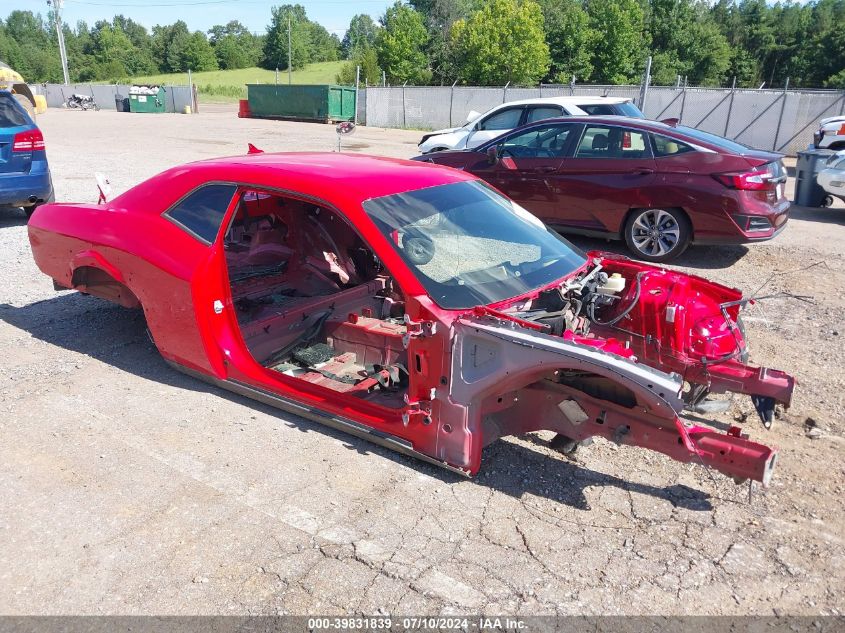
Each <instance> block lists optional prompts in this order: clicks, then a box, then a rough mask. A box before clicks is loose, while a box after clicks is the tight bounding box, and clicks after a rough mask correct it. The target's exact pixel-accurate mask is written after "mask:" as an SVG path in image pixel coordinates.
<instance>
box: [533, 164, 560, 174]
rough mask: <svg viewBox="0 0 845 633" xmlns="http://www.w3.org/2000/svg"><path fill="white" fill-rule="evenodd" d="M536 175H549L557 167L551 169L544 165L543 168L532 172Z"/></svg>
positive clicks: (549, 166)
mask: <svg viewBox="0 0 845 633" xmlns="http://www.w3.org/2000/svg"><path fill="white" fill-rule="evenodd" d="M534 171H535V172H537V173H538V174H551V173H554V172H556V171H557V167H552V166H551V165H546V166H545V167H538V168H537V169H535V170H534Z"/></svg>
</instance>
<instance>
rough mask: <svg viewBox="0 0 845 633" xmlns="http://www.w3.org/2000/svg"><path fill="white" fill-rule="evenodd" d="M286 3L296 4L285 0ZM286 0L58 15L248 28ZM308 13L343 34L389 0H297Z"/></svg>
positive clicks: (172, 3)
mask: <svg viewBox="0 0 845 633" xmlns="http://www.w3.org/2000/svg"><path fill="white" fill-rule="evenodd" d="M287 3H289V4H296V3H297V2H296V0H290V2H287ZM280 4H286V2H285V1H280V2H272V1H270V2H268V1H267V0H147V1H144V0H64V9H63V10H62V20H63V21H64V22H67V23H68V24H71V25H75V24H76V22H77V21H78V20H85V21H86V22H88V25H89V26H91V25H92V24H93V23H94V22H96V21H97V20H101V19H106V18H111V17H112V16H114V15H117V14H120V13H122V14H123V15H125V16H126V17H129V18H132V19H133V20H135V21H136V22H139V23H140V24H143V25H144V26H146V27H147V28H150V27H152V26H153V25H155V24H172V23H173V22H175V21H176V20H184V21H185V22H187V24H188V28H189V29H191V30H192V31H195V30H201V31H207V30H208V29H209V28H210V27H212V26H213V25H215V24H225V23H226V22H228V21H229V20H240V21H241V22H242V23H243V24H245V25H246V26H247V28H249V29H250V30H251V31H255V32H259V33H264V31H265V28H266V27H267V24H268V23H269V22H270V7H271V6H273V5H280ZM299 4H301V5H303V6H304V7H305V10H306V11H307V13H308V17H309V18H310V19H311V20H314V21H316V22H319V23H320V24H322V25H323V26H324V27H326V29H328V30H329V31H330V32H332V33H337V34H338V36H339V37H343V34H344V33H345V32H346V27H347V26H349V20H350V19H351V18H352V16H353V15H355V14H356V13H369V14H370V15H371V16H373V19H374V20H378V18H379V17H380V16H381V15H382V14H383V13H384V10H385V9H386V8H387V7H388V6H389V5H391V4H393V2H392V1H388V0H299ZM0 7H2V8H0V19H5V17H6V16H7V15H9V13H10V12H11V11H13V10H14V9H24V10H30V11H33V12H35V13H39V12H40V13H41V14H42V15H46V14H47V10H48V7H47V0H11V2H9V1H8V0H4V1H3V2H0Z"/></svg>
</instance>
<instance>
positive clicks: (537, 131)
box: [415, 116, 789, 262]
mask: <svg viewBox="0 0 845 633" xmlns="http://www.w3.org/2000/svg"><path fill="white" fill-rule="evenodd" d="M781 159H782V155H781V154H776V153H773V152H765V151H760V150H756V149H752V148H750V147H747V146H745V145H742V144H740V143H736V142H734V141H730V140H727V139H724V138H721V137H719V136H716V135H714V134H709V133H707V132H702V131H700V130H695V129H692V128H688V127H683V126H672V125H667V124H665V123H659V122H656V121H645V120H642V119H631V118H626V117H610V116H608V117H591V118H590V119H589V121H585V120H584V118H583V117H567V118H559V119H549V120H545V121H541V122H538V123H534V124H531V125H527V126H524V127H522V128H519V129H517V130H514V131H512V132H509V133H508V134H505V135H503V136H500V137H498V138H496V139H493V140H492V141H490V142H488V143H486V144H484V145H482V146H480V147H478V148H476V149H475V150H474V151H458V152H454V151H450V152H438V153H434V154H427V155H425V156H418V157H417V158H416V159H415V160H423V161H430V162H433V163H437V164H440V165H447V166H450V167H455V168H458V169H462V170H465V171H468V172H471V173H473V174H475V175H477V176H479V177H481V178H483V179H484V180H486V181H488V182H490V183H491V184H493V185H495V186H496V187H497V188H498V189H499V190H501V191H503V192H504V193H505V194H507V195H508V196H509V197H510V198H512V199H513V200H515V201H516V202H518V203H519V204H520V205H522V206H523V207H525V208H526V209H528V210H529V211H531V212H532V213H533V214H534V215H536V216H537V217H539V218H540V219H541V220H543V221H544V222H545V223H546V224H548V225H549V226H552V227H554V228H555V229H557V230H559V231H561V232H566V233H579V234H582V235H589V236H593V237H604V238H611V239H624V240H625V241H626V242H627V244H628V247H629V248H630V249H631V251H632V252H633V254H634V255H635V256H636V257H638V258H640V259H644V260H647V261H652V262H664V261H668V260H670V259H673V258H675V257H677V256H678V255H680V254H681V253H682V252H684V250H685V249H686V248H687V246H689V245H690V244H736V243H743V242H757V241H762V240H767V239H770V238H772V237H774V236H775V235H777V234H778V233H779V232H780V231H781V230H783V228H784V227H785V226H786V221H787V217H788V212H789V201H788V200H787V199H786V196H785V195H784V185H785V183H786V170H785V168H784V166H783V163H782V161H781Z"/></svg>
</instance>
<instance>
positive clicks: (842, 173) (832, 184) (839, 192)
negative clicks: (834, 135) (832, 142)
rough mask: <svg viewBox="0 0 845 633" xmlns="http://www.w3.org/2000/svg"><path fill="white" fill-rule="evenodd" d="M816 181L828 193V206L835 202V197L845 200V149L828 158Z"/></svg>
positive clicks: (826, 204)
mask: <svg viewBox="0 0 845 633" xmlns="http://www.w3.org/2000/svg"><path fill="white" fill-rule="evenodd" d="M816 182H818V183H819V186H820V187H821V188H822V189H824V190H825V191H826V192H827V194H828V198H829V199H827V200H825V206H826V207H829V206H830V205H831V204H833V198H839V199H840V200H845V151H841V152H837V153H836V154H834V155H833V156H831V157H830V158H828V159H827V163H826V164H825V166H824V169H822V170H821V171H820V172H819V175H818V176H817V177H816Z"/></svg>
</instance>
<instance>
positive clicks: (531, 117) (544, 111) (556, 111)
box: [525, 106, 563, 123]
mask: <svg viewBox="0 0 845 633" xmlns="http://www.w3.org/2000/svg"><path fill="white" fill-rule="evenodd" d="M562 114H563V109H562V108H560V107H559V106H542V107H535V108H531V109H529V110H528V120H527V121H525V122H526V123H534V122H536V121H542V120H543V119H554V118H555V117H559V116H561V115H562Z"/></svg>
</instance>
